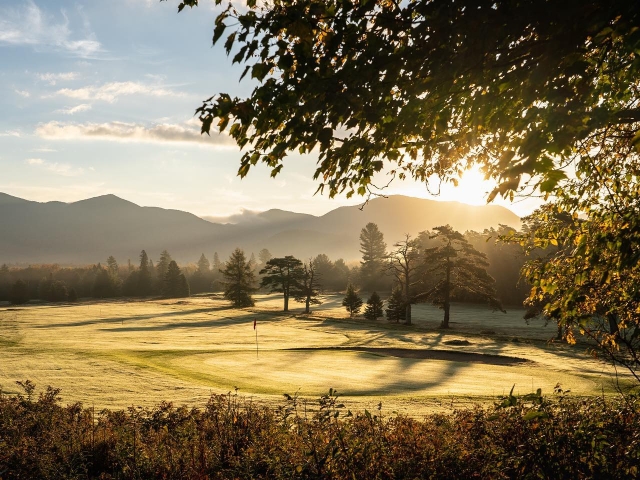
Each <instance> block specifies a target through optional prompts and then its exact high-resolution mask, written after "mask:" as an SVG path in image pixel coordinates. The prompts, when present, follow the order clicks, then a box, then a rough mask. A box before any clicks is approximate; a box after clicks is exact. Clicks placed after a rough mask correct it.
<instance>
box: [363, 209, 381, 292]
mask: <svg viewBox="0 0 640 480" xmlns="http://www.w3.org/2000/svg"><path fill="white" fill-rule="evenodd" d="M360 253H361V254H362V260H361V261H360V282H361V286H362V288H364V289H365V290H369V291H370V290H373V289H375V288H377V287H379V286H382V285H381V282H380V280H381V279H384V277H383V276H382V275H381V272H382V270H383V268H384V266H385V258H386V255H387V244H386V243H384V235H383V234H382V232H381V231H380V230H379V229H378V225H376V224H375V223H373V222H370V223H367V225H366V226H365V227H364V228H363V229H362V230H361V232H360Z"/></svg>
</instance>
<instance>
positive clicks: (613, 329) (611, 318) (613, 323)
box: [607, 313, 620, 335]
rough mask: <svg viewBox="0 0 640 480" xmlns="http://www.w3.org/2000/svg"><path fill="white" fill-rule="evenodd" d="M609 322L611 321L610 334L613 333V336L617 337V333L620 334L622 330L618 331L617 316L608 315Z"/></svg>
mask: <svg viewBox="0 0 640 480" xmlns="http://www.w3.org/2000/svg"><path fill="white" fill-rule="evenodd" d="M607 320H609V333H611V335H615V334H616V333H618V332H619V331H620V330H619V329H618V322H617V321H616V316H615V315H614V314H612V313H608V314H607Z"/></svg>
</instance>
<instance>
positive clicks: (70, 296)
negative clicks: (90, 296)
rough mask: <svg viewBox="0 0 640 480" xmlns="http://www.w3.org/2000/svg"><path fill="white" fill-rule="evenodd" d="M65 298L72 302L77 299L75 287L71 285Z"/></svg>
mask: <svg viewBox="0 0 640 480" xmlns="http://www.w3.org/2000/svg"><path fill="white" fill-rule="evenodd" d="M67 300H68V301H69V302H72V303H74V302H77V301H78V293H77V292H76V289H75V288H73V287H71V288H70V289H69V294H68V295H67Z"/></svg>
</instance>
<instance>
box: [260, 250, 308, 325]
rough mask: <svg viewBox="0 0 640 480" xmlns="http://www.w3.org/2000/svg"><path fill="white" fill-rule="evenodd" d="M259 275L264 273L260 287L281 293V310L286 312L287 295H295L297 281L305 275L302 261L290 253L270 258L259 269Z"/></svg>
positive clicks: (287, 305) (287, 306) (287, 304)
mask: <svg viewBox="0 0 640 480" xmlns="http://www.w3.org/2000/svg"><path fill="white" fill-rule="evenodd" d="M260 275H264V276H263V277H262V280H261V281H260V286H261V287H269V288H270V289H271V290H270V291H271V292H280V293H282V294H283V297H284V308H283V310H284V311H285V312H288V311H289V297H290V295H291V294H294V295H295V291H296V289H297V288H298V283H299V281H300V280H301V279H302V277H303V276H304V275H305V270H304V268H303V265H302V262H301V261H300V260H298V259H297V258H295V257H293V256H291V255H287V256H286V257H281V258H272V259H271V260H269V261H267V263H266V264H265V266H264V268H263V269H262V270H260Z"/></svg>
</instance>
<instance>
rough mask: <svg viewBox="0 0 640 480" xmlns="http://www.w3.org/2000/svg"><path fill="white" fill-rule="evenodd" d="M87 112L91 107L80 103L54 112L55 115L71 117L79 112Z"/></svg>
mask: <svg viewBox="0 0 640 480" xmlns="http://www.w3.org/2000/svg"><path fill="white" fill-rule="evenodd" d="M87 110H91V105H90V104H88V103H81V104H80V105H76V106H75V107H66V108H61V109H59V110H56V113H62V114H64V115H73V114H75V113H79V112H86V111H87Z"/></svg>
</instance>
